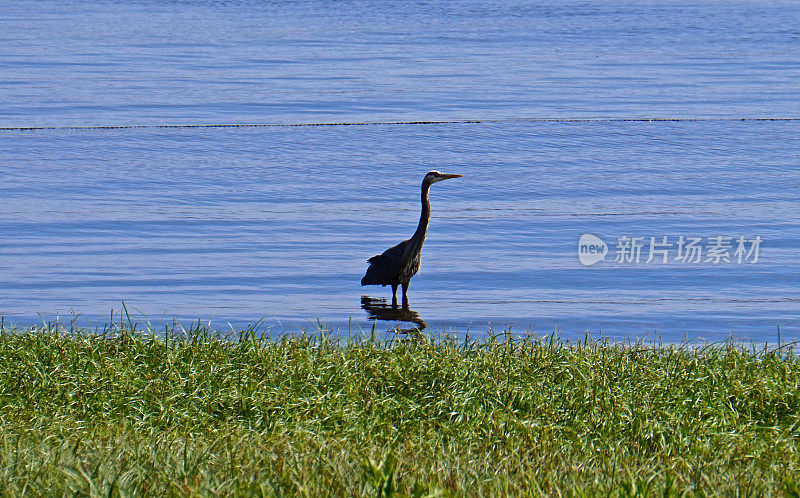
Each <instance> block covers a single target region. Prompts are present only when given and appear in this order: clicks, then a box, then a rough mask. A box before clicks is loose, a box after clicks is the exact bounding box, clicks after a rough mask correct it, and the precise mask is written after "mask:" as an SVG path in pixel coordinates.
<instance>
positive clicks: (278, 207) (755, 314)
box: [0, 0, 800, 342]
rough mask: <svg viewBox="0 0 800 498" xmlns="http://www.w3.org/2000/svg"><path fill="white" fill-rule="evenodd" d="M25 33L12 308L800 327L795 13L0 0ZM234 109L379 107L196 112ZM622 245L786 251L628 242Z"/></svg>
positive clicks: (1, 291)
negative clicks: (405, 301)
mask: <svg viewBox="0 0 800 498" xmlns="http://www.w3.org/2000/svg"><path fill="white" fill-rule="evenodd" d="M0 47H2V48H0V128H3V129H2V130H0V198H2V200H3V202H2V207H0V316H2V317H4V320H5V323H6V324H7V323H9V322H11V323H15V324H19V325H27V324H32V323H37V322H40V321H41V320H51V319H53V318H55V317H56V316H57V315H58V316H61V317H65V316H66V319H67V320H69V317H70V316H72V315H79V316H80V318H79V319H80V320H81V321H83V322H88V323H94V324H102V323H104V322H105V321H106V320H107V317H108V316H109V311H110V310H112V309H114V310H119V309H120V308H121V303H122V301H123V300H124V301H125V303H126V305H127V306H128V308H129V311H131V313H132V314H133V315H134V316H135V317H138V318H139V319H141V320H144V319H147V320H149V321H151V322H152V323H161V322H163V321H171V320H172V319H174V318H178V319H182V320H189V319H198V318H199V319H202V320H204V321H209V320H210V321H211V323H212V325H214V326H216V327H218V328H221V329H225V328H227V327H228V326H229V324H230V326H234V327H235V326H240V325H244V324H247V323H249V322H254V321H256V320H259V319H261V318H262V317H265V318H264V321H263V323H264V324H265V326H266V327H269V329H270V330H271V331H280V330H285V329H296V328H297V327H305V328H308V329H312V330H313V329H314V328H315V324H316V323H317V322H318V321H321V322H323V323H325V324H327V325H329V326H331V327H333V328H335V329H338V330H340V331H341V332H342V333H347V332H350V331H358V330H369V328H370V327H371V326H372V323H373V321H372V318H374V317H375V316H376V314H377V315H378V317H379V318H383V319H386V320H381V321H379V322H378V327H379V328H380V329H383V330H385V329H388V328H389V327H393V326H395V325H398V324H399V325H400V326H402V327H406V326H408V325H409V324H410V325H413V324H415V323H416V324H417V325H419V324H420V323H423V322H424V324H425V325H426V326H427V327H428V329H429V330H442V329H449V330H457V331H459V332H465V331H467V330H469V331H471V332H473V333H482V332H485V331H487V330H490V329H492V330H495V331H500V330H503V329H505V328H507V327H512V330H514V331H517V332H522V331H528V330H530V331H533V332H535V333H540V334H547V333H550V332H553V331H558V333H560V334H561V335H562V336H565V337H577V336H583V335H584V334H585V333H586V332H587V331H588V332H590V333H591V334H592V335H594V336H602V335H605V336H609V337H623V338H662V339H664V340H667V341H681V340H684V339H685V338H686V339H698V338H702V339H707V340H720V339H725V338H728V337H733V338H735V339H737V340H745V341H759V342H763V341H769V342H775V341H776V339H777V329H778V327H780V329H781V332H782V339H783V340H784V341H788V340H797V339H800V311H798V308H799V307H798V303H799V302H800V296H798V295H797V293H796V292H795V290H796V289H797V288H798V286H799V285H798V284H800V276H799V275H800V272H798V270H799V269H800V262H798V256H800V222H799V221H800V219H798V214H797V211H798V210H797V192H798V191H800V189H799V188H798V187H800V174H798V166H800V147H798V145H800V144H798V139H797V137H798V135H799V134H800V84H798V81H800V7H799V6H797V5H796V4H793V3H788V2H787V3H781V2H775V3H770V4H769V5H764V4H761V3H758V2H730V3H724V4H716V3H715V4H701V5H689V4H681V3H672V2H666V3H665V2H652V3H641V2H602V3H599V2H598V3H593V2H551V3H545V4H535V3H529V2H517V1H510V0H508V1H500V2H493V3H491V4H485V3H482V2H467V1H453V2H439V3H427V2H382V3H379V4H378V3H374V2H372V3H370V2H358V1H335V2H334V1H316V2H310V1H309V2H256V1H252V2H248V1H232V2H211V1H185V2H173V1H169V2H167V1H149V0H143V1H138V2H129V1H125V2H112V1H107V2H71V1H60V2H56V1H46V0H45V1H21V2H9V1H0ZM639 118H658V119H656V120H654V121H649V120H636V119H639ZM664 118H672V119H675V121H663V120H662V119H664ZM760 118H766V119H763V120H761V119H760ZM774 119H783V120H779V121H776V120H774ZM408 121H436V122H437V123H432V124H401V123H403V122H408ZM443 121H460V122H455V123H444V122H443ZM472 121H480V122H472ZM376 122H383V123H387V124H374V123H376ZM236 123H239V124H249V125H292V124H324V123H355V124H354V125H348V124H339V125H334V126H248V127H197V125H212V124H213V125H218V124H236ZM365 123H372V124H365ZM175 125H187V126H191V127H179V126H175ZM98 126H105V127H116V128H110V129H108V128H105V129H98V128H96V127H98ZM128 126H135V127H134V128H130V127H128ZM31 127H33V128H38V129H23V128H31ZM73 127H77V128H73ZM430 169H438V170H440V171H444V172H451V173H460V174H463V175H464V177H463V178H461V179H457V180H450V181H447V182H443V183H440V184H436V185H435V186H434V187H433V189H432V205H433V218H432V220H431V227H430V230H429V236H428V241H427V242H426V244H425V248H424V251H423V263H422V269H421V271H420V273H419V274H418V275H417V276H416V277H414V279H413V280H412V285H411V291H410V300H411V309H412V310H413V311H412V312H403V311H402V310H400V311H397V310H391V309H385V308H382V307H381V306H379V305H369V304H363V302H362V295H366V296H370V297H372V298H387V297H389V296H390V291H389V290H387V289H386V288H380V287H365V288H362V287H360V286H359V280H360V277H361V275H363V272H364V270H365V269H366V259H367V258H368V257H370V256H372V255H374V254H377V253H379V252H381V251H382V250H384V249H385V248H387V247H389V246H390V245H393V244H395V243H397V242H399V241H400V240H402V239H404V238H407V237H408V236H410V235H411V233H412V232H413V231H414V228H415V227H416V222H417V218H418V216H419V200H418V196H419V183H420V181H421V179H422V176H423V175H424V174H425V172H427V171H428V170H430ZM586 233H591V234H595V235H597V236H599V237H601V238H602V239H603V240H604V241H606V242H607V243H608V246H609V249H610V253H609V256H608V257H607V258H606V260H605V261H602V262H599V263H597V264H595V265H593V266H583V265H582V264H581V263H580V261H579V259H578V239H579V238H580V236H581V235H582V234H586ZM623 236H628V237H642V238H643V239H644V240H646V241H649V238H650V237H651V236H652V237H657V238H658V239H660V238H661V237H663V236H666V237H668V240H669V242H671V243H674V242H676V241H677V240H678V238H679V237H680V236H685V237H691V236H696V237H700V238H701V239H703V241H704V243H705V244H707V243H708V238H710V237H715V236H726V237H731V238H732V241H733V245H734V247H733V248H731V251H730V253H731V254H732V253H733V249H735V241H736V239H737V238H738V237H740V236H741V237H745V238H746V239H747V240H752V239H754V238H755V237H760V238H761V239H762V240H763V242H762V244H761V246H760V252H759V255H758V260H757V261H756V262H753V257H752V256H751V257H750V259H749V260H748V259H747V258H745V260H744V261H743V262H742V263H738V262H736V261H735V258H733V259H734V261H732V262H729V263H720V264H713V262H709V261H705V259H706V258H705V257H704V258H703V261H701V262H700V263H697V264H693V263H682V262H679V261H675V260H674V257H675V255H676V253H675V252H672V253H671V254H670V261H669V263H667V264H660V263H659V262H658V260H656V261H655V262H651V263H646V262H645V260H646V259H647V252H646V247H645V250H644V253H643V254H644V257H643V258H642V260H641V261H640V262H639V263H638V264H637V263H617V262H615V261H614V253H615V245H616V242H617V239H618V238H619V237H623ZM371 317H372V318H371ZM62 319H63V318H62ZM398 319H399V320H400V321H398Z"/></svg>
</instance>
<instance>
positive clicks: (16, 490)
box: [0, 326, 800, 496]
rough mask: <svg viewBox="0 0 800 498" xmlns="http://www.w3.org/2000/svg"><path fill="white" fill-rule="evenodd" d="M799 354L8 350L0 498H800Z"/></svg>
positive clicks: (145, 336)
mask: <svg viewBox="0 0 800 498" xmlns="http://www.w3.org/2000/svg"><path fill="white" fill-rule="evenodd" d="M799 413H800V362H799V361H798V360H797V358H796V356H795V355H793V354H792V352H791V351H790V350H789V349H788V348H787V347H784V348H780V349H775V348H771V349H768V348H755V347H751V348H746V347H742V346H739V345H735V344H732V343H729V344H719V345H712V346H706V347H687V346H671V345H646V344H641V343H639V344H609V343H604V342H596V341H592V340H586V341H581V342H578V343H570V342H559V341H553V340H541V339H534V338H519V337H518V338H515V339H513V340H511V339H509V338H508V337H503V338H502V339H501V338H498V337H494V338H489V339H483V340H481V341H474V340H470V339H464V338H463V337H462V338H456V337H453V336H442V337H430V336H426V337H416V338H411V337H408V338H400V337H392V338H389V339H385V340H375V339H371V338H363V339H352V338H351V339H337V338H335V337H333V336H328V335H325V334H324V333H322V332H318V333H315V334H313V335H297V336H289V335H287V336H285V337H282V338H280V339H260V338H258V337H257V335H256V334H255V333H254V331H252V330H250V331H243V332H241V333H238V334H237V335H235V336H234V337H220V336H219V335H217V334H214V333H211V332H209V331H208V330H206V329H204V328H202V327H196V328H194V329H192V330H190V331H182V332H181V333H177V332H176V331H174V330H173V331H167V332H166V333H161V334H152V333H140V332H137V331H135V330H131V328H129V327H125V326H119V327H115V328H114V329H112V330H110V331H107V332H106V333H102V334H98V333H95V332H89V331H72V332H68V331H64V330H60V329H57V328H53V327H44V328H39V329H27V330H22V329H11V330H9V329H7V328H6V329H4V330H3V333H2V336H0V419H2V420H1V422H2V423H1V424H0V494H2V495H3V496H9V495H22V494H25V495H31V496H36V495H53V494H57V495H60V494H67V495H72V494H79V495H104V496H130V495H141V494H144V495H193V496H194V495H213V496H219V495H231V494H233V495H248V496H250V495H255V496H260V495H267V496H274V495H298V494H299V495H307V496H325V495H340V496H341V495H344V496H353V495H366V496H389V495H399V496H461V495H470V496H478V495H547V496H554V495H564V496H594V495H604V496H634V495H641V496H652V495H656V494H657V495H659V496H681V495H725V496H730V495H747V496H750V495H775V496H800V495H799V494H798V491H799V489H800V479H799V478H798V476H800V455H799V453H798V451H799V450H800V415H799Z"/></svg>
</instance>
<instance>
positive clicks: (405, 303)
mask: <svg viewBox="0 0 800 498" xmlns="http://www.w3.org/2000/svg"><path fill="white" fill-rule="evenodd" d="M408 284H409V282H403V284H402V285H403V308H408V294H407V293H408Z"/></svg>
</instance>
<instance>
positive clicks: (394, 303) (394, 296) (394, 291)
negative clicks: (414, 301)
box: [392, 284, 397, 308]
mask: <svg viewBox="0 0 800 498" xmlns="http://www.w3.org/2000/svg"><path fill="white" fill-rule="evenodd" d="M392 306H394V307H395V308H396V307H397V284H392Z"/></svg>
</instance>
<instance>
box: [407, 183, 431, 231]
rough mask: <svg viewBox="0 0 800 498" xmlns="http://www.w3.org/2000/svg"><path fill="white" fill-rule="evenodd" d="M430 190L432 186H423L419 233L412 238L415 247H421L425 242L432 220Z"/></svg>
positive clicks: (426, 184) (425, 184)
mask: <svg viewBox="0 0 800 498" xmlns="http://www.w3.org/2000/svg"><path fill="white" fill-rule="evenodd" d="M430 188H431V186H430V184H428V183H423V184H422V212H421V213H420V215H419V225H417V231H416V232H414V235H412V236H411V241H412V242H413V243H414V245H415V246H419V247H421V246H422V243H423V242H425V235H426V234H427V233H428V222H429V221H430V219H431V202H430V201H429V200H428V191H429V190H430Z"/></svg>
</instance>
